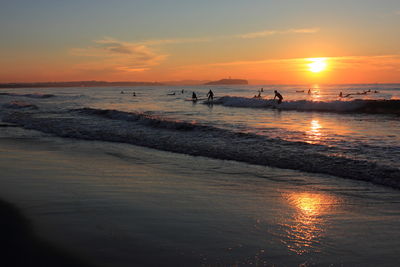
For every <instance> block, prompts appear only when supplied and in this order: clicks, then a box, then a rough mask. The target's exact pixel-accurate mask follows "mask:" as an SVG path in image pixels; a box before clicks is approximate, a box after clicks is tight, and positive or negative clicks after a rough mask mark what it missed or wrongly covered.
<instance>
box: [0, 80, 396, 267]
mask: <svg viewBox="0 0 400 267" xmlns="http://www.w3.org/2000/svg"><path fill="white" fill-rule="evenodd" d="M209 90H212V91H213V93H214V99H213V100H208V99H207V93H208V92H209ZM275 90H276V91H278V92H279V93H280V94H281V95H282V96H283V102H282V103H280V104H278V102H277V101H276V99H274V91H275ZM193 92H195V93H196V95H197V97H198V100H197V101H193V100H192V93H193ZM259 94H260V97H256V96H258V95H259ZM0 107H1V109H0V120H1V123H0V148H1V149H0V154H1V156H2V159H1V160H0V164H1V165H2V168H3V169H4V170H5V171H3V173H2V174H0V184H1V188H2V189H0V194H1V196H5V198H6V199H10V200H11V202H13V203H17V205H18V206H19V207H21V208H22V210H24V211H26V213H27V214H28V217H29V218H31V219H32V220H33V222H34V223H35V225H37V229H38V230H37V231H38V232H39V233H41V234H42V235H43V236H45V237H46V238H48V239H49V240H50V241H54V242H55V243H59V244H61V245H62V246H65V247H66V249H67V250H71V251H73V252H76V253H77V254H79V255H83V256H84V257H87V258H88V259H89V260H90V261H93V262H95V263H96V264H99V266H103V265H104V266H134V265H135V264H136V265H138V266H144V265H148V266H396V265H399V264H400V262H399V260H398V256H397V255H398V254H399V253H400V249H399V247H400V246H399V245H400V243H399V242H400V241H399V240H400V225H399V223H398V222H399V221H400V194H399V191H398V189H400V161H399V159H400V84H360V85H354V84H352V85H307V86H306V85H214V86H206V85H198V86H144V87H140V86H138V87H79V88H73V87H69V88H16V89H1V90H0ZM60 226H62V227H63V230H60Z"/></svg>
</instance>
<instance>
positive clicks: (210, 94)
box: [207, 89, 214, 101]
mask: <svg viewBox="0 0 400 267" xmlns="http://www.w3.org/2000/svg"><path fill="white" fill-rule="evenodd" d="M207 96H208V99H207V100H208V101H210V100H213V99H214V93H213V91H211V89H210V91H208V93H207Z"/></svg>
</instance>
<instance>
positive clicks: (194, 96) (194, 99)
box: [192, 92, 197, 101]
mask: <svg viewBox="0 0 400 267" xmlns="http://www.w3.org/2000/svg"><path fill="white" fill-rule="evenodd" d="M192 100H193V101H197V95H196V93H195V92H193V94H192Z"/></svg>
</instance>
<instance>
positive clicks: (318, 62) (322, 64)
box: [307, 57, 327, 73]
mask: <svg viewBox="0 0 400 267" xmlns="http://www.w3.org/2000/svg"><path fill="white" fill-rule="evenodd" d="M308 61H311V63H309V64H307V65H308V69H309V70H310V71H311V72H315V73H317V72H321V71H324V70H325V69H326V67H327V63H326V58H323V57H319V58H309V59H308Z"/></svg>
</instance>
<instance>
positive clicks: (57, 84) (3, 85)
mask: <svg viewBox="0 0 400 267" xmlns="http://www.w3.org/2000/svg"><path fill="white" fill-rule="evenodd" d="M160 85H165V84H163V83H158V82H105V81H77V82H37V83H0V88H25V87H27V88H37V87H100V86H104V87H108V86H160Z"/></svg>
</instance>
